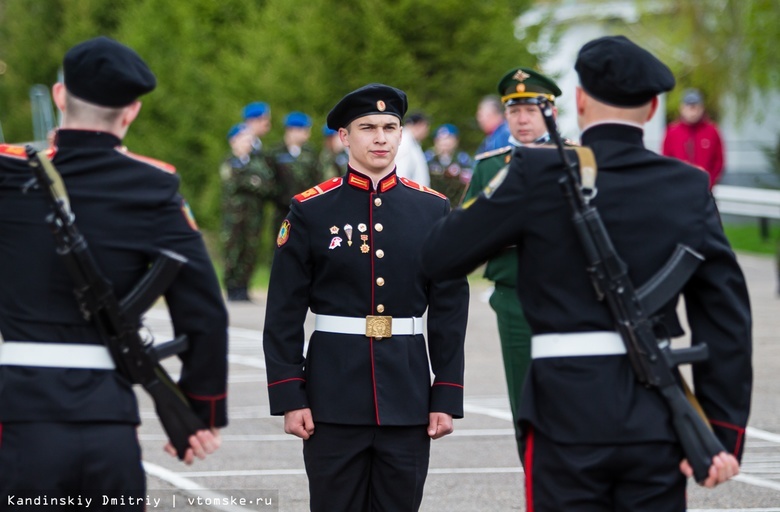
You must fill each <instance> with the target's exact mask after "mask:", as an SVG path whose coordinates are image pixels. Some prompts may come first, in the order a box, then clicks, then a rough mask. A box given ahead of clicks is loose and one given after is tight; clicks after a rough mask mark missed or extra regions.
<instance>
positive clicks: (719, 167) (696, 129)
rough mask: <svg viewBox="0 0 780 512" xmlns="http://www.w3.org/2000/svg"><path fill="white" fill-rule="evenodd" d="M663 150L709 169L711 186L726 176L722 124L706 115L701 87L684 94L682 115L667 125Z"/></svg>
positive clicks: (707, 170)
mask: <svg viewBox="0 0 780 512" xmlns="http://www.w3.org/2000/svg"><path fill="white" fill-rule="evenodd" d="M663 154H664V156H671V157H674V158H679V159H680V160H683V161H684V162H688V163H690V164H693V165H695V166H696V167H699V168H700V169H702V170H704V171H706V172H707V174H709V175H710V189H712V187H713V186H714V185H716V184H717V183H718V181H720V179H721V177H722V176H723V154H724V148H723V141H722V140H721V138H720V133H719V132H718V127H717V126H716V125H715V123H713V122H712V121H711V120H710V119H709V118H708V117H707V115H706V112H705V110H704V99H703V98H702V95H701V93H700V92H699V91H698V90H696V89H689V90H687V91H686V92H685V94H684V95H683V99H682V102H681V103H680V117H679V118H678V119H677V120H676V121H675V122H673V123H671V124H670V125H669V126H668V127H667V130H666V136H665V137H664V147H663Z"/></svg>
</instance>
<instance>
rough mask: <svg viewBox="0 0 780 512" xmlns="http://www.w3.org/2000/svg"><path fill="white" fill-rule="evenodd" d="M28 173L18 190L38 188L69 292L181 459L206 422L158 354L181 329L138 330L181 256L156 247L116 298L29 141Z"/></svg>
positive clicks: (182, 345)
mask: <svg viewBox="0 0 780 512" xmlns="http://www.w3.org/2000/svg"><path fill="white" fill-rule="evenodd" d="M25 151H26V153H27V160H28V164H29V166H30V169H31V170H32V173H33V176H34V177H33V178H32V179H31V180H30V181H29V182H28V183H26V184H25V186H24V191H25V192H27V191H28V190H30V189H32V188H34V187H36V186H37V187H38V188H40V189H41V190H43V191H44V195H45V197H46V200H47V202H48V203H49V205H50V206H51V209H52V212H51V213H50V214H49V215H47V216H46V222H47V223H48V224H49V227H50V228H51V232H52V235H54V239H55V243H56V246H57V254H59V255H60V256H62V258H63V259H64V261H65V265H66V268H67V270H68V274H70V276H71V278H72V279H73V281H74V285H75V286H74V289H73V291H74V294H75V296H76V301H77V302H78V305H79V309H80V310H81V314H82V315H83V316H84V318H85V319H86V320H87V321H91V322H93V323H94V324H95V326H96V327H97V329H98V332H99V333H100V336H101V338H102V339H103V342H104V344H105V345H106V347H107V348H108V351H109V352H110V353H111V358H112V359H113V360H114V364H115V365H116V368H117V371H118V372H119V373H120V374H122V375H123V376H124V377H125V378H127V379H128V380H129V381H130V382H131V383H133V384H141V386H142V387H143V388H144V389H145V390H146V392H147V393H149V395H150V396H151V398H152V400H153V401H154V406H155V410H156V412H157V416H158V417H159V418H160V422H161V423H162V426H163V429H164V430H165V432H166V434H167V435H168V438H169V439H170V441H171V444H172V445H173V446H174V448H176V453H177V455H178V457H179V459H184V455H185V454H186V452H187V448H189V446H190V442H189V438H190V436H191V435H194V434H195V433H196V432H197V431H198V430H203V429H205V428H206V426H205V425H204V424H203V422H202V421H201V420H200V419H199V418H198V417H197V416H196V415H195V413H194V412H193V411H192V409H190V405H189V402H188V401H187V398H186V397H185V396H184V394H183V393H182V391H181V390H180V389H179V387H178V386H177V385H176V383H175V382H173V380H172V379H171V377H170V376H169V375H168V373H167V372H166V371H165V369H164V368H163V367H162V366H160V360H161V359H163V358H165V357H167V356H169V355H173V354H178V353H180V352H182V351H184V350H186V349H187V346H188V341H187V336H186V335H181V336H178V337H177V338H176V339H174V340H171V341H168V342H165V343H163V344H160V345H158V346H157V347H154V346H152V343H151V342H148V343H147V342H144V340H143V339H142V338H141V335H140V334H139V333H138V327H139V325H140V317H141V315H143V313H144V312H145V311H146V310H148V309H149V308H150V307H151V306H152V305H153V304H154V302H155V301H156V300H157V299H158V298H159V297H160V295H162V294H163V292H164V291H165V290H166V289H167V288H168V286H169V285H170V284H171V283H172V282H173V279H174V278H175V277H176V274H177V273H178V272H179V270H180V268H181V266H182V265H184V264H185V263H186V262H187V259H186V258H185V257H184V256H181V255H179V254H177V253H175V252H173V251H168V250H161V251H160V253H159V255H158V257H157V259H156V260H155V261H154V263H153V264H152V265H151V266H150V268H149V270H147V271H146V274H144V276H143V277H142V279H141V280H140V281H139V282H138V284H136V286H135V287H134V288H133V289H132V290H131V291H130V293H129V294H128V295H127V296H126V297H124V298H123V299H122V300H121V301H120V300H118V299H117V297H116V295H115V294H114V291H113V288H112V286H111V283H110V282H109V281H108V279H106V278H105V277H104V276H103V275H102V274H101V272H100V269H99V268H98V266H97V264H96V263H95V260H94V259H93V257H92V254H91V253H90V251H89V247H88V245H87V242H86V240H85V239H84V237H83V236H82V235H81V232H80V231H79V230H78V228H77V227H76V223H75V216H74V215H73V212H72V211H71V210H70V201H69V199H68V195H67V192H66V191H65V187H64V185H63V183H62V178H61V177H60V175H59V173H58V172H57V170H56V169H55V168H54V165H52V163H51V162H50V161H49V159H48V158H46V156H45V155H43V154H42V153H39V152H37V151H36V150H35V148H34V147H32V146H30V145H28V146H26V147H25Z"/></svg>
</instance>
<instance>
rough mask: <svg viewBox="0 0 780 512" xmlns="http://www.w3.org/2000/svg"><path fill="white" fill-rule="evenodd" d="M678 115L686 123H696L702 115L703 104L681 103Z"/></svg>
mask: <svg viewBox="0 0 780 512" xmlns="http://www.w3.org/2000/svg"><path fill="white" fill-rule="evenodd" d="M680 117H682V119H683V121H684V122H686V123H688V124H695V123H698V122H699V121H700V120H701V118H702V117H704V105H702V104H701V103H695V104H692V105H688V104H686V103H683V104H682V105H680Z"/></svg>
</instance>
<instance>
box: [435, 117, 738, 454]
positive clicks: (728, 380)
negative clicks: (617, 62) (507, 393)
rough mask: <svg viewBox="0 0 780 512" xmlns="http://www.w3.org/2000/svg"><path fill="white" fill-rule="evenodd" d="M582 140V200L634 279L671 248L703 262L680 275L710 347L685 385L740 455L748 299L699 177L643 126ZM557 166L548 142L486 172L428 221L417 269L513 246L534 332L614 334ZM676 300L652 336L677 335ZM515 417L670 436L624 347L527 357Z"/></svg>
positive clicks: (575, 436)
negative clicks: (588, 164)
mask: <svg viewBox="0 0 780 512" xmlns="http://www.w3.org/2000/svg"><path fill="white" fill-rule="evenodd" d="M582 143H583V145H585V146H589V147H590V148H592V150H593V152H594V154H595V156H596V162H597V165H598V178H597V181H596V186H597V188H598V194H597V196H596V198H595V199H594V200H593V204H594V205H595V206H596V207H598V210H599V212H600V213H601V216H602V219H603V221H604V224H605V226H606V229H607V231H608V232H609V234H610V236H611V238H612V241H613V243H614V245H615V248H616V250H617V253H618V254H619V255H620V256H621V257H622V259H623V260H624V261H625V262H626V263H627V265H628V268H629V277H630V278H631V280H632V282H633V283H634V285H635V286H637V287H638V286H640V285H641V284H643V283H644V282H646V281H647V279H649V278H650V276H652V275H653V274H654V273H655V272H656V271H657V270H658V269H659V268H660V267H661V266H662V265H663V264H664V263H665V261H666V260H667V258H668V257H669V256H670V255H671V254H672V252H673V251H674V249H675V247H676V246H677V244H679V243H683V244H687V245H689V246H690V247H692V248H693V249H694V250H696V251H698V252H699V253H701V254H702V255H704V257H705V258H706V261H705V262H704V263H703V264H702V265H701V266H700V267H699V268H698V270H697V271H696V273H695V274H694V275H693V277H692V278H691V279H690V280H689V281H688V282H687V283H680V287H681V291H682V295H683V297H684V299H685V307H686V311H687V319H688V324H689V326H690V329H691V339H692V343H694V344H697V343H707V345H708V346H709V352H710V357H709V359H708V360H707V361H706V362H704V363H701V364H697V365H695V366H694V368H693V375H694V385H695V392H696V396H697V397H698V399H699V401H700V402H701V404H702V406H703V408H704V410H705V412H706V413H707V415H708V416H709V418H710V421H711V423H712V425H713V427H714V429H715V432H716V434H717V435H718V437H719V438H720V439H721V441H722V442H723V443H724V446H725V447H726V448H727V450H730V451H732V452H734V453H735V454H737V456H739V455H740V454H741V452H742V447H743V445H744V439H743V438H744V431H745V426H746V424H747V419H748V413H749V409H750V394H751V386H752V368H751V315H750V305H749V300H748V293H747V289H746V286H745V280H744V277H743V275H742V271H741V269H740V268H739V266H738V264H737V261H736V258H735V255H734V253H733V252H732V250H731V248H730V246H729V243H728V241H727V239H726V237H725V236H724V234H723V229H722V227H721V223H720V218H719V215H718V211H717V208H716V205H715V201H714V200H713V198H712V195H711V194H710V193H709V190H708V186H707V185H708V178H707V174H706V173H703V172H701V171H700V170H698V169H696V168H694V167H691V166H690V165H687V164H685V163H683V162H681V161H678V160H675V159H670V158H666V157H662V156H659V155H657V154H655V153H653V152H651V151H649V150H647V149H645V147H644V145H643V143H642V130H641V129H639V128H635V127H632V126H628V125H622V124H603V125H597V126H593V127H591V128H589V129H587V130H586V131H585V132H584V133H583V135H582ZM569 153H570V156H569V157H570V159H571V160H572V161H576V158H577V157H576V155H575V154H574V153H573V152H569ZM563 175H564V170H563V167H562V163H561V159H560V156H559V155H558V153H557V150H555V149H547V148H536V149H532V148H519V149H517V150H515V153H514V155H513V157H512V159H511V162H510V164H509V166H508V168H507V171H506V173H504V174H503V175H502V176H503V181H502V178H501V177H497V180H496V181H495V182H494V183H493V184H492V185H490V186H488V188H487V189H486V191H485V192H483V193H482V194H481V195H480V196H479V197H478V199H477V200H476V201H475V202H474V203H473V204H472V205H470V207H469V208H468V209H466V210H462V209H459V210H456V211H454V212H453V213H452V214H451V215H450V216H449V217H448V218H447V219H445V220H443V221H441V222H440V223H438V224H437V225H436V227H435V228H434V230H433V231H432V234H431V236H430V237H429V238H428V239H427V241H426V243H425V246H424V249H423V266H424V268H425V270H426V272H427V273H428V275H430V276H432V278H433V279H441V278H452V277H455V276H458V275H464V274H465V273H467V272H469V271H470V270H471V269H473V268H474V267H475V266H476V265H478V264H479V263H481V262H482V261H484V260H486V259H487V258H489V257H490V256H492V255H493V254H495V253H497V252H498V251H499V250H500V249H502V248H503V247H506V246H507V245H511V244H516V245H517V247H518V254H519V263H518V287H517V288H518V294H519V296H520V300H521V302H522V305H523V311H524V312H525V314H526V318H527V319H528V322H529V324H530V326H531V329H532V331H533V333H534V334H545V333H577V332H589V331H614V330H615V328H614V321H613V319H612V317H611V315H610V312H609V310H608V308H607V306H606V305H605V304H604V303H601V302H598V301H597V300H596V296H595V293H594V290H593V286H592V285H591V283H590V280H589V278H588V275H587V273H586V271H585V266H586V258H585V255H584V253H583V250H582V249H581V248H580V242H579V240H578V239H577V236H576V234H575V231H574V228H573V224H572V220H571V215H572V213H571V209H570V207H569V205H568V203H567V201H566V199H565V197H564V195H563V193H562V191H561V189H560V186H559V184H558V180H559V179H560V178H561V177H562V176H563ZM676 303H677V299H676V298H675V300H673V301H671V302H670V303H669V304H667V305H666V306H665V307H664V308H662V311H660V312H659V314H660V315H661V316H662V318H661V321H660V324H659V326H658V331H659V332H658V333H657V334H659V335H661V336H669V337H675V336H680V335H681V334H683V331H682V329H681V327H680V322H679V321H678V318H677V313H676V310H675V306H676ZM520 418H521V420H522V421H525V422H529V423H531V424H532V425H533V426H534V427H536V428H538V429H541V431H543V432H544V433H545V434H546V435H547V436H549V437H550V438H552V439H554V440H556V441H558V442H562V443H596V444H600V443H606V444H614V443H618V444H619V443H628V442H644V441H671V440H674V439H675V436H674V431H673V428H672V425H671V422H670V416H669V413H668V410H667V407H666V405H665V403H664V402H663V401H662V399H661V398H660V395H659V394H658V393H657V392H656V391H655V390H653V389H647V388H644V387H642V386H641V385H639V384H638V383H637V381H636V379H635V378H634V375H633V371H632V369H631V367H630V364H629V362H628V358H627V357H626V356H591V357H565V358H564V357H555V358H544V359H536V360H534V361H533V363H532V365H531V370H530V373H529V375H528V377H527V380H526V384H525V388H524V392H523V395H522V410H521V411H520Z"/></svg>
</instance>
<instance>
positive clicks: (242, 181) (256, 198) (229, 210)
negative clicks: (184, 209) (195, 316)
mask: <svg viewBox="0 0 780 512" xmlns="http://www.w3.org/2000/svg"><path fill="white" fill-rule="evenodd" d="M220 176H221V177H222V232H221V242H222V250H223V255H224V260H225V261H224V263H225V274H224V282H225V287H226V288H227V291H228V298H229V299H235V300H247V299H248V297H246V293H247V288H248V286H249V281H250V279H251V278H252V273H253V272H254V270H255V265H256V264H257V256H258V248H259V244H260V231H261V228H262V225H263V207H264V205H265V204H266V202H267V201H268V200H271V199H272V198H273V197H274V196H275V184H274V179H273V173H272V171H271V168H270V167H269V165H268V163H267V161H266V159H265V156H264V155H263V153H262V151H261V150H255V151H253V152H252V153H251V154H250V155H249V156H248V157H247V158H245V159H241V158H238V157H235V156H233V155H231V156H230V157H228V158H227V159H225V161H224V162H223V164H222V167H221V168H220Z"/></svg>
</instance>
